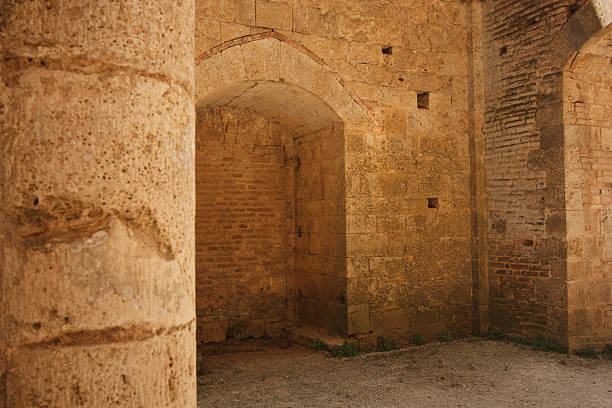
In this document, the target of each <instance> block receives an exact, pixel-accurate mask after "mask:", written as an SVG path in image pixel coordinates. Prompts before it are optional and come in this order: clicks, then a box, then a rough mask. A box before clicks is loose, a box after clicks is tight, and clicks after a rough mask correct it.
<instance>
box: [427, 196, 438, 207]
mask: <svg viewBox="0 0 612 408" xmlns="http://www.w3.org/2000/svg"><path fill="white" fill-rule="evenodd" d="M438 206H439V204H438V199H437V198H428V199H427V208H438Z"/></svg>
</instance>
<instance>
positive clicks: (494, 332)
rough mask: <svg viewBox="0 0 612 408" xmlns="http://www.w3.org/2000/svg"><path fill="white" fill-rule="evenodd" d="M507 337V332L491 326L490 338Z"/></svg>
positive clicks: (488, 335)
mask: <svg viewBox="0 0 612 408" xmlns="http://www.w3.org/2000/svg"><path fill="white" fill-rule="evenodd" d="M505 338H506V333H504V332H503V331H501V330H499V329H494V328H490V329H489V331H488V332H487V339H489V340H503V339H505Z"/></svg>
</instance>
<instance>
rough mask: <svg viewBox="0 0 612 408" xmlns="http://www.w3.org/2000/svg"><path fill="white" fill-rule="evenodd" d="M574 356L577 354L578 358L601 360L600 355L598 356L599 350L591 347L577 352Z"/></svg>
mask: <svg viewBox="0 0 612 408" xmlns="http://www.w3.org/2000/svg"><path fill="white" fill-rule="evenodd" d="M574 354H576V355H577V356H580V357H583V358H592V359H597V358H599V354H597V350H595V349H594V348H593V347H591V346H589V347H585V348H581V349H579V350H576V351H575V352H574Z"/></svg>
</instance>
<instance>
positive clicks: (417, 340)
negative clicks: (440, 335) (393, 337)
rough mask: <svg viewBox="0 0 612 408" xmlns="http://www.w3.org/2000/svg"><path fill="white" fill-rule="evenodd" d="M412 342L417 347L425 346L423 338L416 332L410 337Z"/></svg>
mask: <svg viewBox="0 0 612 408" xmlns="http://www.w3.org/2000/svg"><path fill="white" fill-rule="evenodd" d="M412 342H413V343H414V344H416V345H417V346H422V345H423V344H425V337H423V335H422V334H421V333H419V332H416V333H414V336H412Z"/></svg>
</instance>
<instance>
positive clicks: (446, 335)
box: [438, 332, 453, 343]
mask: <svg viewBox="0 0 612 408" xmlns="http://www.w3.org/2000/svg"><path fill="white" fill-rule="evenodd" d="M438 340H439V341H441V342H443V343H448V342H449V341H453V335H452V334H451V332H442V333H440V334H439V335H438Z"/></svg>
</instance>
